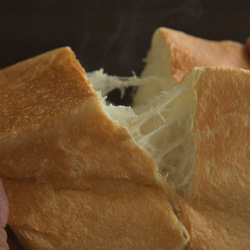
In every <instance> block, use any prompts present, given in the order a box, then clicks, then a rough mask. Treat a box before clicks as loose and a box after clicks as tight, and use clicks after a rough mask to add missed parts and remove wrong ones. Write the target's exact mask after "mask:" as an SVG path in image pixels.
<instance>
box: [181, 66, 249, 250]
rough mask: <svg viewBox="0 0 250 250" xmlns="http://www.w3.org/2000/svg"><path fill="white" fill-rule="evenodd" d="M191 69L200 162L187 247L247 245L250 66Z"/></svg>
mask: <svg viewBox="0 0 250 250" xmlns="http://www.w3.org/2000/svg"><path fill="white" fill-rule="evenodd" d="M193 71H194V72H195V71H197V72H198V74H194V76H196V79H198V80H196V81H197V85H198V86H197V107H196V117H195V134H196V150H197V160H198V164H197V170H196V172H195V181H194V189H193V193H192V196H191V197H190V198H189V199H187V205H186V212H187V216H188V217H189V223H190V227H189V233H190V235H191V241H190V244H189V249H248V248H249V244H250V239H249V235H250V213H249V206H250V198H249V193H250V185H249V184H250V169H249V155H250V148H249V139H250V126H249V125H250V124H249V121H250V120H249V118H250V111H249V107H250V101H249V96H250V71H246V70H241V69H222V68H220V69H219V68H207V69H203V70H201V69H195V70H193ZM198 75H199V77H197V76H198ZM194 81H195V80H194ZM184 224H185V223H184Z"/></svg>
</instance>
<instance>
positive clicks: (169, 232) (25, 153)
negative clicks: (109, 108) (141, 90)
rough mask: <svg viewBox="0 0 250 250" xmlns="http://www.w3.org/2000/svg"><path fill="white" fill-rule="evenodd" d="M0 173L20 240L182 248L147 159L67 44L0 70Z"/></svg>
mask: <svg viewBox="0 0 250 250" xmlns="http://www.w3.org/2000/svg"><path fill="white" fill-rule="evenodd" d="M0 82H1V91H0V95H1V104H0V106H1V108H0V115H1V142H0V159H1V165H0V166H1V168H0V173H1V178H2V180H3V183H4V186H5V188H6V192H7V196H8V198H9V204H10V214H9V220H8V222H9V224H10V226H11V227H12V229H13V230H14V231H15V232H16V234H17V236H18V237H19V239H20V241H21V242H22V244H23V245H24V247H25V248H26V249H46V250H48V249H97V248H100V249H147V248H148V249H150V248H151V249H152V248H159V249H162V248H168V249H182V248H183V247H184V246H185V245H186V244H187V242H188V240H189V236H188V233H187V231H186V229H185V227H184V226H183V225H182V223H181V222H180V221H179V219H178V217H177V216H176V214H175V213H174V211H173V209H172V207H171V205H170V203H169V201H168V193H167V189H166V188H165V186H167V184H166V183H164V182H163V179H162V178H161V177H159V176H158V173H157V171H156V166H155V163H154V161H153V160H152V159H151V158H150V157H149V156H148V155H147V154H146V153H145V152H144V151H143V150H142V149H141V148H140V147H139V146H138V145H137V144H136V143H135V141H134V140H133V138H132V137H131V136H130V135H129V133H128V131H127V130H126V128H124V127H121V126H118V125H116V124H115V123H114V122H113V121H112V120H111V119H110V118H109V117H108V116H107V115H106V114H105V112H104V111H103V109H102V106H101V102H100V98H99V96H98V95H97V94H96V93H95V92H94V90H93V89H92V85H91V83H90V82H89V81H88V80H87V78H86V75H85V71H84V70H83V69H82V68H81V66H80V64H79V63H78V61H76V60H75V56H74V54H73V52H72V51H71V50H70V49H69V48H62V49H58V50H54V51H52V52H48V53H45V54H43V55H41V56H38V57H35V58H33V59H29V60H27V61H24V62H21V63H18V64H16V65H14V66H11V67H9V68H6V69H4V70H2V71H1V72H0Z"/></svg>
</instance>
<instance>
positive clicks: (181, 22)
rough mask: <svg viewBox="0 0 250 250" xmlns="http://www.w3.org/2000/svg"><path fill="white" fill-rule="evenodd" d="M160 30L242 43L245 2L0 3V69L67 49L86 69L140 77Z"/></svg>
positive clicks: (249, 29) (249, 3) (249, 26)
mask: <svg viewBox="0 0 250 250" xmlns="http://www.w3.org/2000/svg"><path fill="white" fill-rule="evenodd" d="M159 26H165V27H169V28H173V29H178V30H182V31H184V32H187V33H190V34H193V35H196V36H199V37H203V38H207V39H212V40H225V39H230V40H236V41H239V42H242V43H244V42H245V39H246V37H247V36H249V35H250V0H245V1H243V0H235V1H232V0H228V1H224V0H221V1H220V0H133V1H128V0H88V1H86V0H4V1H3V0H0V68H4V67H6V66H9V65H11V64H14V63H16V62H18V61H20V60H24V59H26V58H29V57H31V56H35V55H37V54H40V53H43V52H45V51H47V50H51V49H54V48H57V47H61V46H66V45H67V46H70V47H71V48H72V49H73V50H74V51H75V53H76V54H77V57H78V58H79V60H80V62H81V63H82V65H83V66H84V67H85V68H86V70H87V71H92V70H95V69H99V68H101V67H103V68H104V69H105V71H106V72H108V73H109V74H116V75H127V76H128V75H131V71H135V72H136V73H137V74H139V73H140V71H141V69H142V68H143V63H142V59H143V58H144V57H145V55H146V52H147V50H148V48H149V46H150V39H151V37H152V33H153V32H154V30H155V29H156V28H157V27H159Z"/></svg>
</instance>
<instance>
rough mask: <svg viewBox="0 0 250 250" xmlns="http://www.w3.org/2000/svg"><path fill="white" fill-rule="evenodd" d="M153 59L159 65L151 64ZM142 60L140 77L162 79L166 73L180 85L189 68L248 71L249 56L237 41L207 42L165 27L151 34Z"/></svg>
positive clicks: (249, 66) (249, 64) (249, 65)
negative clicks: (213, 67) (148, 45)
mask: <svg viewBox="0 0 250 250" xmlns="http://www.w3.org/2000/svg"><path fill="white" fill-rule="evenodd" d="M160 51H162V53H159V52H160ZM165 51H166V52H167V53H164V52H165ZM163 57H164V58H163ZM156 58H157V59H158V61H159V62H161V64H160V65H159V64H157V63H155V64H154V62H153V61H155V59H156ZM146 61H147V64H146V66H145V69H144V71H143V73H142V74H143V75H158V76H164V74H165V73H166V74H167V73H168V72H169V71H170V72H171V74H172V76H173V78H174V79H175V80H176V81H177V82H181V80H182V79H183V77H184V76H185V75H186V74H187V72H189V71H190V70H191V69H192V68H194V67H199V66H200V67H201V66H206V67H210V66H219V67H221V66H223V67H227V68H244V69H249V68H250V58H249V54H248V53H247V50H246V48H245V46H244V45H242V44H240V43H238V42H233V41H211V40H206V39H202V38H198V37H195V36H192V35H189V34H186V33H184V32H181V31H176V30H173V29H168V28H158V29H157V30H156V31H155V33H154V36H153V38H152V45H151V49H150V51H149V53H148V56H147V59H146ZM151 65H158V67H157V68H155V67H153V66H151ZM162 72H163V73H162ZM171 74H170V75H171Z"/></svg>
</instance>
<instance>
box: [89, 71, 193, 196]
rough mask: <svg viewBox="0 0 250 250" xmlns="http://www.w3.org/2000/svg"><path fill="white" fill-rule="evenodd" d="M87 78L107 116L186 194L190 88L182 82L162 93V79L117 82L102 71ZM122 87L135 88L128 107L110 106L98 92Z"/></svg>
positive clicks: (189, 159)
mask: <svg viewBox="0 0 250 250" xmlns="http://www.w3.org/2000/svg"><path fill="white" fill-rule="evenodd" d="M88 77H89V79H90V81H91V82H92V84H93V86H94V89H95V90H96V91H97V92H99V93H100V97H101V99H102V104H103V108H104V110H105V112H106V113H107V114H108V116H109V117H110V118H111V119H112V120H113V121H115V122H116V123H117V124H118V125H121V126H124V127H126V128H127V129H128V131H129V133H130V134H131V135H132V137H133V138H134V140H135V141H136V142H137V144H138V145H139V146H140V147H141V148H143V150H145V151H146V152H147V154H148V155H149V156H150V157H151V158H153V159H154V161H155V163H156V165H157V166H158V171H159V173H160V174H161V175H162V176H166V177H167V180H168V182H169V183H170V184H171V185H172V186H173V187H174V188H175V189H176V191H177V192H178V193H180V194H182V195H185V196H186V195H188V194H189V193H190V192H191V189H192V179H193V174H194V171H195V166H196V159H195V152H194V145H193V142H194V139H193V136H194V133H193V130H192V124H193V122H192V117H193V113H194V106H195V104H194V98H193V91H192V88H191V85H190V84H188V83H187V84H186V83H185V82H184V83H182V84H179V85H175V86H174V87H172V88H169V90H166V88H164V86H167V83H165V82H166V80H167V79H166V78H161V77H151V76H145V77H141V78H136V77H133V78H130V79H129V78H128V79H127V80H126V81H124V80H122V81H121V80H120V79H119V78H118V77H113V76H108V75H107V74H104V73H103V71H102V70H101V71H98V72H92V73H88ZM103 83H105V84H103ZM164 83H165V85H164ZM125 86H135V87H138V90H139V91H138V92H137V94H136V95H135V97H134V105H133V106H132V107H125V106H114V105H113V104H110V103H107V102H106V101H105V96H103V95H102V93H105V94H106V93H107V91H106V90H107V89H109V90H112V89H114V88H121V90H122V89H123V88H124V87H125ZM149 86H150V91H148V90H149ZM141 88H142V89H143V88H144V90H146V89H147V91H143V92H144V98H143V100H144V102H142V101H141V92H140V89H141ZM138 93H139V94H138Z"/></svg>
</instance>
